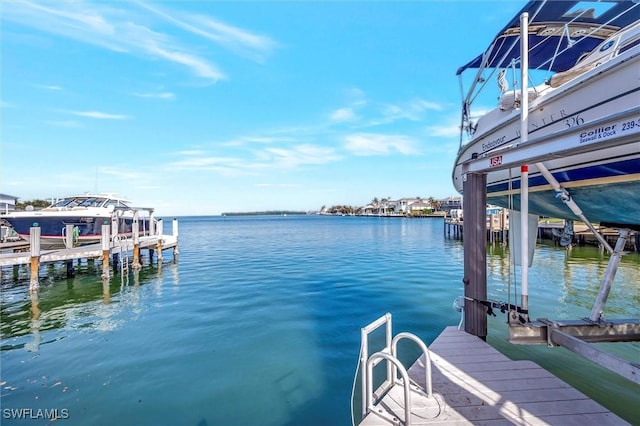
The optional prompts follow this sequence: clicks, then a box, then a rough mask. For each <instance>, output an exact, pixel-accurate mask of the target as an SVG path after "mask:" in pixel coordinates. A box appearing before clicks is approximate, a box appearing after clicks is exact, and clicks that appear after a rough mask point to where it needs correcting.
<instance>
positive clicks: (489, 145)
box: [482, 136, 506, 152]
mask: <svg viewBox="0 0 640 426" xmlns="http://www.w3.org/2000/svg"><path fill="white" fill-rule="evenodd" d="M505 139H506V136H501V137H499V138H497V139H493V140H492V141H489V142H487V143H483V144H482V152H487V151H489V150H490V149H493V148H495V147H496V146H499V145H501V144H503V143H504V140H505Z"/></svg>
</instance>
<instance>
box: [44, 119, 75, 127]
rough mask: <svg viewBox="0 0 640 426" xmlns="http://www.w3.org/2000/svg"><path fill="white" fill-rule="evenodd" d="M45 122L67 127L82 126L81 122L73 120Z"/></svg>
mask: <svg viewBox="0 0 640 426" xmlns="http://www.w3.org/2000/svg"><path fill="white" fill-rule="evenodd" d="M45 123H46V124H49V125H51V126H56V127H65V128H69V129H77V128H80V127H82V124H81V123H79V122H77V121H75V120H61V121H46V122H45Z"/></svg>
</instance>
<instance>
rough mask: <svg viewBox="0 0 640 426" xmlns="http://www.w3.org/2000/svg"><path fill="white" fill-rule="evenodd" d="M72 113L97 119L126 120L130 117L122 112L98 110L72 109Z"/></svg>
mask: <svg viewBox="0 0 640 426" xmlns="http://www.w3.org/2000/svg"><path fill="white" fill-rule="evenodd" d="M72 114H74V115H78V116H80V117H89V118H96V119H98V120H128V119H130V118H131V117H130V116H128V115H123V114H109V113H106V112H100V111H73V112H72Z"/></svg>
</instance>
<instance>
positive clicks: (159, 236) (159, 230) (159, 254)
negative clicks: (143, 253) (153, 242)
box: [156, 219, 163, 264]
mask: <svg viewBox="0 0 640 426" xmlns="http://www.w3.org/2000/svg"><path fill="white" fill-rule="evenodd" d="M162 231H163V223H162V219H158V231H157V232H158V244H157V246H156V250H157V251H158V264H161V263H162Z"/></svg>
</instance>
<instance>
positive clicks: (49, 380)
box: [0, 215, 640, 426]
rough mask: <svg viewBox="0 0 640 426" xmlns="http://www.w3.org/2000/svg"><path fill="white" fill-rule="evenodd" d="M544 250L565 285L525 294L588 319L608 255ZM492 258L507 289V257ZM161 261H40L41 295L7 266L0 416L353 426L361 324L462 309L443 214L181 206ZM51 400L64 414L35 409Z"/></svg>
mask: <svg viewBox="0 0 640 426" xmlns="http://www.w3.org/2000/svg"><path fill="white" fill-rule="evenodd" d="M166 222H169V221H166ZM541 251H542V254H541V255H540V256H542V260H541V262H543V265H542V266H538V269H536V266H535V265H534V268H532V272H531V276H532V281H533V282H534V283H535V282H537V281H536V280H538V281H540V282H543V281H544V282H545V283H546V282H547V280H556V279H561V278H563V276H564V277H566V274H567V272H566V270H567V267H568V268H569V269H570V270H571V271H572V272H571V274H573V275H571V277H570V278H571V281H572V283H571V284H570V286H569V287H565V286H562V285H557V283H553V284H554V286H555V287H553V288H552V289H548V288H545V290H544V291H542V292H541V293H542V295H537V294H536V293H535V291H534V290H533V289H532V291H531V300H532V302H531V303H534V302H537V301H538V298H540V299H541V304H544V305H545V306H547V307H548V308H545V309H546V310H549V311H551V312H548V314H549V315H551V316H554V315H555V316H558V315H560V316H562V315H567V316H569V317H571V316H572V313H576V314H578V315H583V314H582V311H583V310H587V315H588V309H589V308H590V305H589V306H588V304H589V303H591V302H592V300H593V299H592V294H591V293H593V291H586V292H585V291H582V290H581V289H584V288H586V289H591V288H592V287H594V286H595V287H596V291H597V286H598V285H599V284H598V283H597V282H596V283H595V284H592V283H591V279H592V278H593V277H595V278H597V277H598V275H601V273H602V269H603V266H602V265H603V264H604V265H606V259H602V258H598V256H597V255H596V258H595V259H589V260H588V261H587V262H584V261H582V260H581V261H579V262H576V263H575V264H576V265H578V266H572V265H571V264H570V263H571V262H569V261H568V260H567V257H566V256H571V255H567V254H566V252H564V251H563V250H559V249H557V248H554V247H542V250H541ZM554 253H555V254H554ZM536 256H539V255H538V254H536ZM489 258H490V260H489V285H490V293H491V296H492V297H496V298H501V297H503V296H504V294H503V293H504V282H505V276H506V277H509V272H508V269H509V268H508V265H507V264H508V262H507V261H506V257H505V256H504V255H503V254H502V253H495V254H492V255H490V256H489ZM156 260H157V259H153V261H151V260H150V259H149V257H148V255H146V253H145V258H144V267H143V269H142V271H140V272H133V271H132V272H131V273H129V274H128V275H127V276H126V277H122V276H120V274H116V275H115V276H114V277H113V278H112V279H111V280H110V281H109V282H107V283H103V282H102V281H101V279H100V271H99V265H98V264H97V263H96V265H95V266H94V265H91V264H87V263H86V262H85V263H83V264H81V265H79V266H78V267H77V268H76V269H77V273H76V276H75V277H72V278H66V277H65V274H64V272H63V271H62V270H61V269H63V268H62V267H61V266H56V267H43V269H42V270H41V288H40V291H39V293H38V294H37V295H34V296H32V297H30V295H29V293H28V277H27V276H26V274H27V272H28V271H24V270H22V269H19V270H16V271H12V270H11V269H9V270H6V269H5V270H3V276H2V342H1V343H2V351H1V353H0V355H1V365H0V373H1V379H0V382H1V383H2V389H1V392H2V393H1V398H0V402H1V405H2V424H3V425H4V424H7V425H13V424H16V425H23V424H24V425H35V424H52V423H54V424H56V425H62V426H67V425H69V426H71V425H98V426H100V425H105V426H107V425H109V426H110V425H115V424H117V425H142V426H144V425H187V426H212V425H349V424H351V404H350V402H351V398H352V386H353V381H354V374H355V371H356V366H357V362H358V354H359V348H360V328H361V327H363V326H364V325H366V324H368V323H369V322H371V321H373V320H375V319H376V318H378V317H379V316H381V315H383V314H385V313H386V312H391V313H392V315H393V324H394V330H395V331H396V332H399V331H410V332H413V333H415V334H417V335H418V336H420V337H421V338H422V339H423V340H424V341H425V342H427V343H429V342H431V341H432V340H433V339H434V338H435V337H436V336H437V335H438V334H439V333H440V332H441V331H442V329H443V328H444V327H446V326H448V325H457V324H458V321H459V313H458V312H456V311H455V310H454V309H453V308H452V302H453V299H454V298H455V297H457V296H459V295H461V294H462V291H463V290H462V289H463V286H462V275H463V250H462V242H461V241H458V240H455V239H452V238H448V237H446V236H445V235H444V227H443V221H442V219H400V218H377V217H324V216H313V215H309V216H296V215H289V216H242V217H236V216H232V217H183V218H179V255H178V259H177V260H174V258H173V255H172V253H171V251H166V252H165V253H164V259H163V261H162V262H161V263H160V264H158V263H157V262H156ZM505 262H506V263H505ZM634 262H635V263H634ZM639 264H640V263H639V262H638V261H637V260H632V261H631V262H627V263H625V262H623V265H622V266H621V271H622V272H621V275H622V279H623V280H627V281H629V280H635V281H634V283H635V284H633V285H627V284H625V285H623V286H622V287H621V288H622V290H620V293H618V290H615V289H614V290H613V291H612V296H611V309H613V310H614V311H615V314H616V315H618V314H620V315H623V316H624V315H627V316H628V315H631V314H633V313H635V314H636V316H637V306H638V299H639V298H640V297H639V294H638V289H637V282H638V280H639V279H640V273H639V272H638V265H639ZM549 265H554V266H553V268H550V267H549ZM594 265H595V266H594ZM581 268H582V269H581ZM585 268H586V270H585ZM536 271H538V272H536ZM592 275H593V277H592ZM507 281H508V280H507ZM533 288H535V286H533ZM554 288H557V289H554ZM572 289H575V290H576V292H575V293H572ZM629 292H630V294H629ZM585 306H586V307H585ZM576 310H577V311H576ZM545 314H547V312H545ZM583 316H584V315H583ZM498 320H500V322H499V323H497V325H496V327H497V328H498V330H497V331H496V336H499V337H500V340H504V338H503V337H504V334H503V333H504V329H501V327H502V324H503V323H502V321H503V320H504V318H502V319H498ZM492 321H493V320H492ZM490 333H491V331H490ZM637 350H638V347H637V346H629V347H627V348H626V349H623V350H622V352H623V353H624V354H625V356H631V357H633V356H635V355H637ZM417 355H418V353H417V352H412V351H411V349H409V350H407V353H406V355H403V357H404V358H406V359H405V361H406V362H409V363H410V362H412V361H413V359H415V357H416V356H417ZM625 386H626V385H623V386H622V388H623V390H622V392H629V389H628V388H625ZM631 391H633V388H631ZM357 398H358V395H356V402H357V404H358V403H359V402H358V400H357ZM357 404H356V405H357ZM24 409H26V410H31V411H25V410H24ZM53 409H57V410H58V412H59V413H60V414H63V415H64V417H63V418H60V419H58V420H56V421H55V422H51V421H50V420H47V419H46V418H38V414H39V413H42V412H39V411H38V410H53ZM7 410H22V411H20V413H22V415H23V417H25V413H27V414H28V417H29V418H26V419H25V418H22V419H19V418H17V417H18V416H17V415H16V412H15V411H7ZM62 410H65V411H62ZM34 417H35V418H34ZM61 417H62V416H61Z"/></svg>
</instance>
